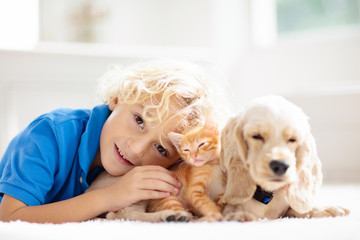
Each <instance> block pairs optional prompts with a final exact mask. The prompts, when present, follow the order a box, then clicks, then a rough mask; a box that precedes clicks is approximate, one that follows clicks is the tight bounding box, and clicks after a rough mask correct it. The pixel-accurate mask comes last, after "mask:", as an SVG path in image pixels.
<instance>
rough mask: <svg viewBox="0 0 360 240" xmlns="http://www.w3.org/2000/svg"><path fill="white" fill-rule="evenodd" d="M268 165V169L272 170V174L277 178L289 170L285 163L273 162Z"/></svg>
mask: <svg viewBox="0 0 360 240" xmlns="http://www.w3.org/2000/svg"><path fill="white" fill-rule="evenodd" d="M269 165H270V168H271V169H272V170H273V172H274V173H275V174H276V175H278V176H281V175H283V174H284V173H285V172H286V170H287V169H288V168H289V164H288V163H286V162H285V161H278V160H273V161H271V162H270V164H269Z"/></svg>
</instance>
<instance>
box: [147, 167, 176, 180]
mask: <svg viewBox="0 0 360 240" xmlns="http://www.w3.org/2000/svg"><path fill="white" fill-rule="evenodd" d="M143 168H144V171H154V172H163V173H167V174H168V175H170V176H172V177H174V178H176V174H175V173H174V172H172V171H169V170H168V169H166V168H164V167H161V166H156V165H147V166H143Z"/></svg>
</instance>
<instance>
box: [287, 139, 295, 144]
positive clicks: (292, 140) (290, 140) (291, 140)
mask: <svg viewBox="0 0 360 240" xmlns="http://www.w3.org/2000/svg"><path fill="white" fill-rule="evenodd" d="M288 142H290V143H294V142H296V138H290V139H289V140H288Z"/></svg>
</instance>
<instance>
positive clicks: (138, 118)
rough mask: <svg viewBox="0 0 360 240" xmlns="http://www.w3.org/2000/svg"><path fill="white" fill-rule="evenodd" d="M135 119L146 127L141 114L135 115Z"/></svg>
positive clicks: (142, 126)
mask: <svg viewBox="0 0 360 240" xmlns="http://www.w3.org/2000/svg"><path fill="white" fill-rule="evenodd" d="M135 121H136V123H137V124H138V125H139V126H140V127H141V128H144V120H143V119H142V118H141V117H140V116H139V115H135Z"/></svg>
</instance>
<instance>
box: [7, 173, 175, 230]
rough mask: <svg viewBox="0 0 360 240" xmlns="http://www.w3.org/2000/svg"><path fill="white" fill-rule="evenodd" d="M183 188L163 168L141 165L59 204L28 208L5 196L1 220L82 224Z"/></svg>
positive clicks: (20, 202) (171, 174)
mask: <svg viewBox="0 0 360 240" xmlns="http://www.w3.org/2000/svg"><path fill="white" fill-rule="evenodd" d="M180 187H181V183H180V182H179V181H178V180H177V179H176V178H174V175H173V173H171V172H169V171H168V170H167V169H165V168H162V167H160V166H140V167H135V168H133V169H132V170H131V171H129V172H128V173H127V174H125V175H124V176H122V177H121V178H119V179H117V180H116V181H115V182H114V183H113V184H111V185H109V186H107V187H105V188H100V189H96V190H94V191H90V192H86V193H84V194H82V195H79V196H77V197H74V198H70V199H67V200H64V201H60V202H55V203H50V204H45V205H39V206H27V205H26V204H25V203H23V202H22V201H20V200H18V199H16V198H13V197H11V196H9V195H6V194H4V196H3V199H2V201H1V204H0V221H12V220H23V221H28V222H38V223H45V222H51V223H63V222H80V221H85V220H89V219H92V218H94V217H97V216H99V215H100V214H102V213H105V212H110V211H117V210H119V209H121V208H124V207H127V206H129V205H131V204H133V203H136V202H138V201H140V200H144V199H158V198H164V197H167V196H169V195H170V193H174V194H177V193H178V192H179V188H180Z"/></svg>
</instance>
